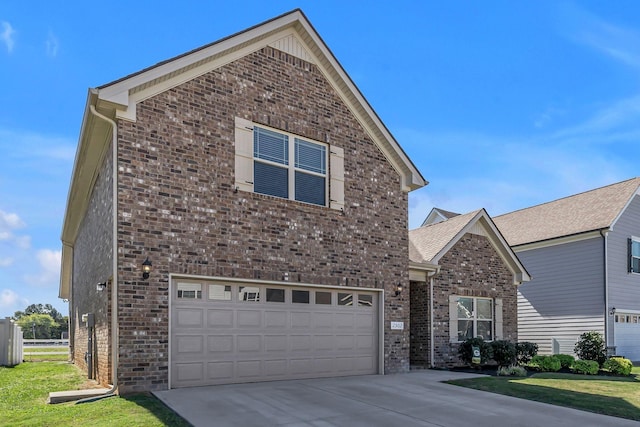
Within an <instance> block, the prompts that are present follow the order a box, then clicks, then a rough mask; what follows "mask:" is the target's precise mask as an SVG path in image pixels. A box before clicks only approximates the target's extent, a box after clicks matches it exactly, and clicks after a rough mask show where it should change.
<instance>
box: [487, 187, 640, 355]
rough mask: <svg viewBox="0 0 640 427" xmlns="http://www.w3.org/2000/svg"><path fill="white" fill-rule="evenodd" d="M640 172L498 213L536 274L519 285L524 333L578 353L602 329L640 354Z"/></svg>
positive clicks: (622, 350) (619, 346)
mask: <svg viewBox="0 0 640 427" xmlns="http://www.w3.org/2000/svg"><path fill="white" fill-rule="evenodd" d="M639 187H640V178H634V179H630V180H627V181H623V182H619V183H617V184H613V185H609V186H606V187H602V188H598V189H595V190H592V191H587V192H585V193H581V194H577V195H574V196H570V197H565V198H563V199H559V200H555V201H553V202H549V203H544V204H541V205H538V206H533V207H530V208H527V209H522V210H519V211H515V212H511V213H508V214H505V215H501V216H498V217H496V218H494V221H495V223H496V225H497V226H498V228H499V229H500V231H501V232H502V234H503V236H504V237H505V239H507V241H508V242H509V244H510V245H511V247H512V248H513V250H514V251H515V252H516V253H517V254H518V257H519V258H520V259H521V260H522V262H523V264H524V265H525V266H526V267H527V270H528V271H529V272H530V273H531V275H532V276H533V278H534V279H533V280H532V281H531V282H529V283H527V284H524V285H522V286H521V287H520V288H519V294H518V334H519V338H520V340H523V341H533V342H536V343H538V345H539V350H540V353H542V354H551V353H568V354H572V353H573V347H574V344H575V342H576V341H577V339H578V337H579V336H580V334H582V333H583V332H586V331H598V332H600V333H602V334H604V336H605V340H606V344H607V346H608V347H610V348H609V352H610V353H616V354H618V355H622V356H625V357H627V358H629V359H632V360H640V196H639V194H640V193H639Z"/></svg>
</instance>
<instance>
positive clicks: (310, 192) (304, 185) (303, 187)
mask: <svg viewBox="0 0 640 427" xmlns="http://www.w3.org/2000/svg"><path fill="white" fill-rule="evenodd" d="M325 179H326V178H325V177H323V176H317V175H310V174H308V173H304V172H299V171H296V200H298V201H300V202H306V203H313V204H314V205H320V206H324V205H325V204H326V196H325V193H326V191H325V190H326V189H325Z"/></svg>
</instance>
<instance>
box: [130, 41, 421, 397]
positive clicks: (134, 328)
mask: <svg viewBox="0 0 640 427" xmlns="http://www.w3.org/2000/svg"><path fill="white" fill-rule="evenodd" d="M236 116H237V117H242V118H246V119H249V120H252V121H253V122H255V123H259V124H263V125H267V126H270V127H273V128H277V129H282V130H284V131H287V132H291V133H295V134H298V135H301V136H303V137H307V138H311V139H313V140H317V141H321V142H325V143H328V144H330V145H335V146H338V147H342V148H343V149H344V152H345V211H344V214H342V213H341V212H339V211H336V210H332V209H329V208H325V207H318V206H313V205H308V204H304V203H299V202H295V201H289V200H282V199H278V198H274V197H269V196H264V195H258V194H253V193H247V192H243V191H238V192H235V191H234V118H235V117H236ZM118 134H119V141H118V144H119V145H118V149H119V155H118V162H119V163H118V164H119V191H118V199H119V200H118V202H119V212H118V216H119V222H118V237H119V239H118V247H119V260H118V265H119V271H118V275H119V279H120V282H119V289H120V292H119V301H118V303H119V313H118V318H119V325H120V332H119V340H120V341H119V344H120V345H119V349H120V350H119V359H120V363H119V371H118V373H119V378H118V380H119V386H120V390H121V391H122V392H131V391H138V390H158V389H165V388H167V385H168V374H167V371H168V353H169V348H168V339H169V335H168V333H169V332H168V314H169V312H168V311H169V306H168V301H169V295H168V288H169V274H170V273H174V274H193V275H200V276H222V277H236V278H247V279H266V280H282V278H283V275H284V273H289V283H291V282H296V281H297V282H302V283H315V284H324V285H349V286H360V287H365V288H383V287H384V289H385V291H386V295H385V296H386V298H385V300H386V303H385V307H384V312H385V333H384V348H385V354H384V367H385V372H387V373H391V372H404V371H407V370H408V369H409V330H408V325H409V294H408V292H407V291H406V290H405V292H404V293H403V294H402V295H400V296H399V297H396V296H395V295H394V290H395V287H396V285H397V284H398V283H402V284H403V286H404V287H405V289H407V288H408V233H407V228H406V224H407V194H406V193H404V192H402V191H401V189H400V186H401V184H400V177H399V175H398V173H397V172H396V171H395V170H394V169H393V167H392V166H391V165H390V164H389V163H388V162H387V160H386V159H385V157H384V156H383V154H382V153H381V152H380V150H379V149H378V148H377V147H376V146H375V144H374V143H373V142H372V141H371V139H370V138H369V137H368V135H367V134H366V132H365V131H364V130H363V128H362V127H361V126H360V124H359V123H358V121H357V120H356V119H355V117H354V116H353V115H352V114H351V113H350V111H349V110H348V108H347V107H346V106H345V104H344V103H343V102H342V100H341V99H340V97H339V95H338V94H337V93H336V92H335V91H334V89H333V88H332V86H331V85H330V84H329V83H328V82H327V81H326V80H325V78H324V77H323V75H322V74H321V72H320V71H319V70H318V69H317V67H316V66H314V65H313V64H310V63H308V62H305V61H303V60H300V59H299V58H296V57H293V56H290V55H288V54H286V53H284V52H281V51H278V50H275V49H272V48H264V49H262V50H260V51H257V52H255V53H252V54H250V55H248V56H247V57H244V58H241V59H239V60H236V61H234V62H232V63H230V64H227V65H225V66H223V67H221V68H219V69H216V70H214V71H212V72H210V73H208V74H205V75H203V76H200V77H198V78H195V79H194V80H191V81H189V82H186V83H184V84H182V85H180V86H178V87H175V88H173V89H171V90H168V91H166V92H164V93H161V94H159V95H157V96H155V97H152V98H150V99H147V100H145V101H143V102H141V103H140V104H139V105H138V106H137V121H136V122H135V123H132V122H127V121H119V122H118ZM146 257H149V259H150V260H151V261H152V263H153V271H152V273H151V277H150V278H149V280H142V278H141V275H142V273H141V271H140V264H141V263H142V261H143V260H144V259H145V258H146ZM390 321H403V322H404V323H405V330H403V331H396V330H394V331H391V330H390V327H389V325H390Z"/></svg>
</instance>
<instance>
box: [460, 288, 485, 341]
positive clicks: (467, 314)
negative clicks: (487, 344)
mask: <svg viewBox="0 0 640 427" xmlns="http://www.w3.org/2000/svg"><path fill="white" fill-rule="evenodd" d="M457 307H458V341H465V340H467V339H469V338H482V339H484V340H485V341H490V340H492V339H493V333H492V332H493V301H492V300H490V299H488V298H472V297H459V298H458V304H457Z"/></svg>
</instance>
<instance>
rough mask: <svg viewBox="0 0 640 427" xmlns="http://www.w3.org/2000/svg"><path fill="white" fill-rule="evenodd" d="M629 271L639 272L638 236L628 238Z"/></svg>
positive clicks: (639, 243)
mask: <svg viewBox="0 0 640 427" xmlns="http://www.w3.org/2000/svg"><path fill="white" fill-rule="evenodd" d="M629 272H630V273H640V238H637V237H632V238H631V239H629Z"/></svg>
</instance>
